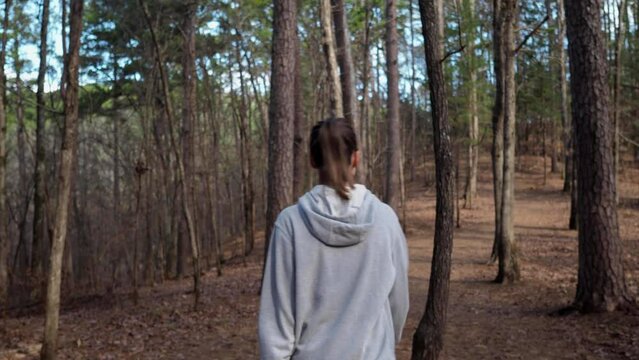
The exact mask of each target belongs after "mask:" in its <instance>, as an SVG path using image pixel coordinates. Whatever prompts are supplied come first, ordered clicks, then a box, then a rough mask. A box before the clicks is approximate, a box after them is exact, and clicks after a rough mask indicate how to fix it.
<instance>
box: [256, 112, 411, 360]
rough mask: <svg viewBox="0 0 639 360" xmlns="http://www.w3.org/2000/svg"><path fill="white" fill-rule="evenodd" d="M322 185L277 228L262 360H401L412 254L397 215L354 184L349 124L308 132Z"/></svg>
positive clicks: (265, 298) (264, 304)
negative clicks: (398, 355) (398, 357)
mask: <svg viewBox="0 0 639 360" xmlns="http://www.w3.org/2000/svg"><path fill="white" fill-rule="evenodd" d="M310 157H311V165H312V166H313V168H315V169H317V171H318V172H319V182H320V185H317V186H315V187H314V188H313V189H312V190H311V191H309V192H308V193H306V194H305V195H304V196H302V197H301V198H300V199H299V200H298V202H297V204H296V205H293V206H291V207H288V208H287V209H285V210H284V211H282V213H281V214H280V215H279V217H278V218H277V221H276V222H275V226H274V228H273V232H272V234H271V242H270V247H269V249H268V257H267V261H266V267H265V273H264V280H263V284H262V295H261V304H260V315H259V338H260V354H261V355H260V358H261V359H269V360H270V359H322V360H342V359H365V360H368V359H384V360H388V359H395V345H396V344H397V343H398V342H399V339H400V337H401V334H402V328H403V327H404V322H405V320H406V314H407V312H408V276H407V268H408V253H407V249H406V239H405V238H404V234H403V232H402V229H401V226H400V224H399V221H398V220H397V216H396V215H395V212H394V211H393V210H392V209H391V208H390V207H389V206H388V205H386V204H384V203H382V202H381V201H380V200H379V199H377V197H375V195H373V194H372V193H371V192H370V191H368V190H367V189H366V187H364V186H363V185H360V184H355V183H354V180H353V177H354V174H355V169H356V168H357V165H358V163H359V158H360V153H359V151H358V150H357V138H356V136H355V132H354V131H353V128H352V127H351V126H350V125H349V123H348V122H347V121H346V120H344V119H329V120H325V121H321V122H319V123H318V124H317V125H315V127H313V130H312V131H311V137H310Z"/></svg>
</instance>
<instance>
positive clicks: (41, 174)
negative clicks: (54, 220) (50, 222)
mask: <svg viewBox="0 0 639 360" xmlns="http://www.w3.org/2000/svg"><path fill="white" fill-rule="evenodd" d="M41 21H42V23H41V25H40V65H39V67H38V80H37V82H38V89H37V92H36V102H37V110H36V155H35V175H34V179H35V180H34V181H35V194H34V199H33V205H34V210H33V245H32V247H31V271H32V272H33V274H34V275H35V276H36V278H40V277H41V276H42V274H43V262H44V256H45V254H46V253H47V252H46V245H45V242H46V235H47V225H46V204H45V198H46V194H45V193H46V183H45V178H46V173H45V172H46V167H45V161H46V143H45V134H44V130H45V117H44V107H45V104H44V80H45V76H46V71H47V34H48V32H49V0H43V1H42V18H41Z"/></svg>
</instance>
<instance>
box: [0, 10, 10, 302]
mask: <svg viewBox="0 0 639 360" xmlns="http://www.w3.org/2000/svg"><path fill="white" fill-rule="evenodd" d="M10 9H11V1H10V0H6V1H5V3H4V18H3V21H2V45H1V46H2V48H1V50H0V311H4V308H5V307H4V306H3V305H5V303H7V302H8V300H9V298H8V295H9V271H8V269H7V264H8V263H7V256H8V254H9V229H8V225H9V224H8V219H9V214H8V212H7V210H8V206H7V188H6V177H7V173H6V171H7V153H6V151H7V150H6V138H7V112H6V108H5V102H4V101H5V98H6V89H5V84H6V79H5V71H4V67H5V63H6V61H5V60H6V58H7V37H8V32H9V12H10Z"/></svg>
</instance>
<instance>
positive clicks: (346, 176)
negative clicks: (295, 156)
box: [310, 118, 359, 199]
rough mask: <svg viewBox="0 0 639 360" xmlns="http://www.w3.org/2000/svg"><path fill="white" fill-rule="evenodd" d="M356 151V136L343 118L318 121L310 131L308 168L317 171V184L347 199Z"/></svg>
mask: <svg viewBox="0 0 639 360" xmlns="http://www.w3.org/2000/svg"><path fill="white" fill-rule="evenodd" d="M357 150H358V147H357V136H356V135H355V131H354V130H353V127H352V126H351V125H350V124H349V123H348V121H346V120H345V119H342V118H337V119H336V118H330V119H327V120H324V121H320V122H318V123H317V124H316V125H315V126H313V129H312V130H311V138H310V153H311V165H313V167H314V168H316V169H318V171H319V175H320V181H321V182H322V183H323V184H325V185H328V186H330V187H332V188H333V189H335V191H337V193H338V194H339V196H340V197H341V198H342V199H348V198H349V194H348V192H349V189H351V188H352V187H353V185H354V183H355V181H354V179H353V178H354V172H355V168H356V167H357V164H358V162H359V152H358V151H357Z"/></svg>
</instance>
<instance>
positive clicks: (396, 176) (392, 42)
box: [385, 0, 401, 214]
mask: <svg viewBox="0 0 639 360" xmlns="http://www.w3.org/2000/svg"><path fill="white" fill-rule="evenodd" d="M397 42H398V35H397V0H386V78H387V80H388V85H387V86H388V97H387V103H386V106H387V113H386V122H387V126H388V142H387V146H386V147H387V148H386V155H387V156H386V196H385V201H386V203H388V204H389V205H390V206H391V207H392V208H393V209H394V210H395V212H397V214H399V206H400V195H401V194H400V191H401V189H400V171H401V168H400V161H401V143H400V141H401V140H400V135H401V134H400V123H399V65H398V63H397V51H398V50H397V49H398V44H397Z"/></svg>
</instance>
